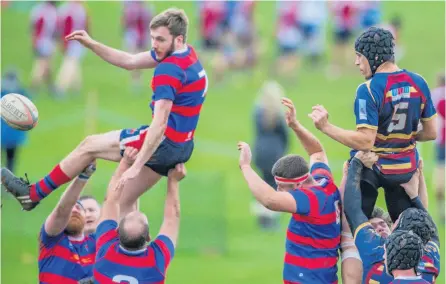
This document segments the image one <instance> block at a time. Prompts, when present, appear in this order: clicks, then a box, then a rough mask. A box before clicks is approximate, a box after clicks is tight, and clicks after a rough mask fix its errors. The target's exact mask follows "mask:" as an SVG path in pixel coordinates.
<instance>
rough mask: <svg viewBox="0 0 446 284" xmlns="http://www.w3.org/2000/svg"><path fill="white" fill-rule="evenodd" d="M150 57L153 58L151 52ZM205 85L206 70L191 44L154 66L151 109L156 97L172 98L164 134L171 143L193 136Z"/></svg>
mask: <svg viewBox="0 0 446 284" xmlns="http://www.w3.org/2000/svg"><path fill="white" fill-rule="evenodd" d="M152 57H153V58H154V59H155V60H156V55H155V52H154V51H153V50H152ZM207 86H208V79H207V76H206V72H205V70H204V68H203V66H202V65H201V63H200V61H199V60H198V57H197V54H196V53H195V51H194V49H193V48H192V46H190V45H188V46H187V47H186V48H185V49H184V50H182V51H176V52H174V53H173V54H172V55H170V56H168V57H167V58H165V59H164V60H163V61H162V62H160V63H159V64H158V66H157V67H156V68H155V74H154V75H153V79H152V90H153V96H152V103H151V105H150V107H151V109H152V112H153V113H155V111H156V109H154V106H155V102H156V101H157V100H160V99H167V100H171V101H173V106H172V110H171V113H170V115H169V120H168V123H167V129H166V131H165V133H164V135H165V136H166V137H167V138H168V139H170V140H171V141H173V142H175V143H184V142H187V141H190V140H192V139H193V137H194V133H195V129H196V128H197V124H198V119H199V117H200V111H201V107H202V105H203V103H204V100H205V96H206V92H207Z"/></svg>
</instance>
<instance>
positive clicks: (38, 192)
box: [29, 165, 71, 202]
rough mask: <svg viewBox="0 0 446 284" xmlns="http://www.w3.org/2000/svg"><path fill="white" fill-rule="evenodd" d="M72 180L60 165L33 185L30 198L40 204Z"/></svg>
mask: <svg viewBox="0 0 446 284" xmlns="http://www.w3.org/2000/svg"><path fill="white" fill-rule="evenodd" d="M70 180H71V178H70V177H69V176H67V175H66V174H65V173H64V172H63V171H62V169H61V168H60V165H57V166H56V167H54V169H53V170H52V171H51V172H50V173H49V174H48V175H47V176H45V177H44V178H43V179H41V180H40V181H39V182H37V183H35V184H33V185H31V188H30V194H29V196H30V198H31V200H32V201H33V202H38V201H40V200H42V199H44V198H45V197H47V196H48V195H49V194H50V193H51V192H53V191H54V190H56V189H57V188H58V187H59V186H61V185H63V184H65V183H67V182H69V181H70Z"/></svg>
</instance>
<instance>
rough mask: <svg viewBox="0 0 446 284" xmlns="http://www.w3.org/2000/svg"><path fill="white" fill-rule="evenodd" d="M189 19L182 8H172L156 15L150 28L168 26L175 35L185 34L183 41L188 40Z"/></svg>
mask: <svg viewBox="0 0 446 284" xmlns="http://www.w3.org/2000/svg"><path fill="white" fill-rule="evenodd" d="M188 25H189V19H188V18H187V16H186V13H185V12H184V10H182V9H177V8H170V9H167V10H165V11H163V12H162V13H160V14H158V15H156V16H155V17H154V18H153V19H152V21H151V22H150V29H156V28H159V27H166V28H167V29H168V30H169V32H170V34H171V35H173V36H174V37H177V36H180V35H182V36H183V42H186V37H187V26H188Z"/></svg>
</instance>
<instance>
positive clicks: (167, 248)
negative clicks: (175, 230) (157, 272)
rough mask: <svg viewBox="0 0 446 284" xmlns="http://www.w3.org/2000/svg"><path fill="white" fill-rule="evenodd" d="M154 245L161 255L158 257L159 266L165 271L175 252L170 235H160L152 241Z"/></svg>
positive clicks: (156, 251)
mask: <svg viewBox="0 0 446 284" xmlns="http://www.w3.org/2000/svg"><path fill="white" fill-rule="evenodd" d="M152 246H153V249H154V250H155V253H156V254H158V255H160V256H161V257H157V266H158V268H160V269H162V271H164V272H165V271H166V270H167V267H168V266H169V264H170V262H171V261H172V259H173V256H174V254H175V247H174V245H173V242H172V240H171V239H170V238H169V237H168V236H165V235H159V236H158V237H157V238H156V239H155V240H154V241H153V242H152Z"/></svg>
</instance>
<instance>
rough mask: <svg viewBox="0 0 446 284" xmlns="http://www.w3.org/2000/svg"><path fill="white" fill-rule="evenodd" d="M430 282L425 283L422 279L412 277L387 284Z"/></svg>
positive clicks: (422, 283)
mask: <svg viewBox="0 0 446 284" xmlns="http://www.w3.org/2000/svg"><path fill="white" fill-rule="evenodd" d="M429 283H432V282H427V281H426V280H424V279H422V278H421V276H414V277H405V278H395V280H393V281H392V282H390V283H389V284H429Z"/></svg>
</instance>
